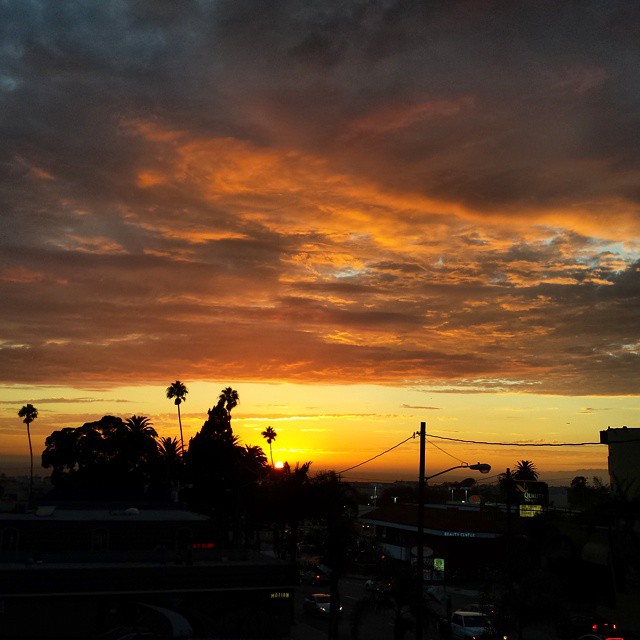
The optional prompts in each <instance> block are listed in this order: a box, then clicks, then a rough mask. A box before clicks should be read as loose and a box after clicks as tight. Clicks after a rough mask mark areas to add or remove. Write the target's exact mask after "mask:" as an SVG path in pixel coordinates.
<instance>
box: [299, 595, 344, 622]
mask: <svg viewBox="0 0 640 640" xmlns="http://www.w3.org/2000/svg"><path fill="white" fill-rule="evenodd" d="M302 610H303V611H304V612H305V613H308V614H309V615H312V616H319V617H322V618H326V617H329V614H330V613H331V596H330V595H329V594H328V593H312V594H310V595H308V596H307V597H306V598H305V599H304V600H303V601H302ZM339 611H342V605H340V609H339Z"/></svg>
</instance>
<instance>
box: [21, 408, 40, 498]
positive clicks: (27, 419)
mask: <svg viewBox="0 0 640 640" xmlns="http://www.w3.org/2000/svg"><path fill="white" fill-rule="evenodd" d="M18 417H19V418H24V419H23V421H22V422H24V423H25V424H26V425H27V439H28V440H29V460H30V467H29V499H28V502H29V504H30V503H31V494H32V493H33V448H32V446H31V428H30V425H31V423H32V422H33V421H34V420H35V419H36V418H37V417H38V410H37V409H36V408H35V407H34V406H33V405H32V404H25V405H24V406H23V407H22V409H20V411H18Z"/></svg>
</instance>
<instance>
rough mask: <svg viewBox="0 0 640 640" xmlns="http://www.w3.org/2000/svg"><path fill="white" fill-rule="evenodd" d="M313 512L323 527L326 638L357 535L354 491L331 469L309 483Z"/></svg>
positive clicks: (334, 627) (334, 626)
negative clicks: (327, 602) (326, 572)
mask: <svg viewBox="0 0 640 640" xmlns="http://www.w3.org/2000/svg"><path fill="white" fill-rule="evenodd" d="M311 504H312V509H313V515H314V517H315V518H317V519H318V520H320V521H321V522H322V523H323V525H324V527H325V536H324V538H323V541H322V544H321V545H320V553H321V554H322V561H323V562H324V564H326V565H327V566H328V567H329V569H330V572H329V595H330V600H331V606H330V610H329V638H330V639H331V640H335V639H336V638H337V637H338V623H339V612H340V591H339V581H340V578H341V577H342V576H343V575H344V574H345V572H346V570H347V569H348V567H349V565H350V564H351V562H352V554H353V551H352V550H353V547H354V545H355V543H356V539H357V535H356V530H355V525H354V518H353V517H352V513H353V512H356V513H357V503H356V499H355V491H354V490H353V488H352V487H351V486H350V485H349V484H347V483H346V482H342V481H341V480H340V476H339V475H338V474H337V473H335V472H334V471H327V472H324V473H320V474H318V475H317V476H316V477H315V478H314V479H313V482H312V487H311Z"/></svg>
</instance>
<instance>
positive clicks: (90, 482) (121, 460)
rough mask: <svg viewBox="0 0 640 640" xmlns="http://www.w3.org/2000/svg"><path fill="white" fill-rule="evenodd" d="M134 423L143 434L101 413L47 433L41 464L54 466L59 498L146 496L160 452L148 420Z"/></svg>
mask: <svg viewBox="0 0 640 640" xmlns="http://www.w3.org/2000/svg"><path fill="white" fill-rule="evenodd" d="M133 422H134V423H138V424H139V425H140V423H141V427H140V428H141V429H142V432H140V431H132V429H131V428H130V426H129V425H128V424H127V423H125V421H124V420H122V419H121V418H119V417H115V416H103V417H102V418H101V419H100V420H97V421H95V422H87V423H85V424H83V425H82V426H81V427H78V428H77V429H72V428H70V427H65V428H64V429H60V430H59V431H54V432H53V433H52V434H51V435H49V436H48V437H47V439H46V440H45V450H44V451H43V453H42V466H43V467H44V468H45V469H47V468H49V467H53V471H52V473H51V483H52V484H53V485H54V487H55V488H56V493H57V494H59V495H61V497H63V498H65V497H70V498H73V499H86V498H91V499H98V500H99V499H123V498H127V499H129V498H131V497H134V496H135V497H142V496H143V495H145V493H146V487H147V486H148V484H149V481H150V479H151V477H152V475H153V471H154V468H157V459H158V451H157V447H156V443H155V439H154V438H153V437H152V436H151V434H150V433H149V432H148V429H152V427H149V425H148V419H147V424H146V425H145V420H144V419H142V420H138V419H137V420H135V421H133ZM134 428H135V427H134ZM145 430H147V431H146V432H145ZM152 430H153V429H152ZM153 432H154V433H155V430H153Z"/></svg>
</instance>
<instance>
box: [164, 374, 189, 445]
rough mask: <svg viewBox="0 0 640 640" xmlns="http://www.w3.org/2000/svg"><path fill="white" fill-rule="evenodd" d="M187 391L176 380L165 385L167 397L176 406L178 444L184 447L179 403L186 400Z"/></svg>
mask: <svg viewBox="0 0 640 640" xmlns="http://www.w3.org/2000/svg"><path fill="white" fill-rule="evenodd" d="M187 393H189V391H188V389H187V387H186V386H185V385H184V384H183V383H182V382H180V380H176V381H175V382H174V383H172V384H171V385H170V386H168V387H167V398H169V400H173V399H174V398H175V400H174V404H175V405H176V406H177V407H178V424H179V425H180V446H181V447H182V448H183V449H184V438H183V437H182V418H181V417H180V404H181V403H182V402H186V401H187Z"/></svg>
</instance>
